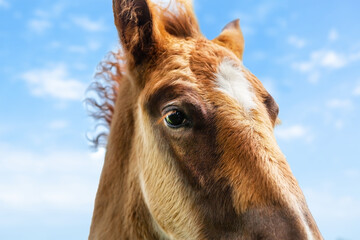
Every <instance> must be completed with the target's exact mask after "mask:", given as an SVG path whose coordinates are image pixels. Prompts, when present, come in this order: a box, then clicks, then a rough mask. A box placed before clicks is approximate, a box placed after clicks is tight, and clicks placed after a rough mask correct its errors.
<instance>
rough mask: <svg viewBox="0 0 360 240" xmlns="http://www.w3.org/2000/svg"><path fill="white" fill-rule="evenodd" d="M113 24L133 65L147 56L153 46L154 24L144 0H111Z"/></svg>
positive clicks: (151, 51) (149, 54)
mask: <svg viewBox="0 0 360 240" xmlns="http://www.w3.org/2000/svg"><path fill="white" fill-rule="evenodd" d="M113 11H114V19H115V25H116V28H117V30H118V34H119V37H120V40H121V43H122V45H123V48H124V50H125V52H126V54H127V56H128V57H130V58H132V60H133V61H134V64H135V65H138V64H140V63H141V62H142V61H144V60H145V59H147V58H149V57H150V56H151V55H152V53H153V51H154V48H155V36H154V24H153V18H152V14H151V10H150V8H149V5H148V3H147V1H146V0H113Z"/></svg>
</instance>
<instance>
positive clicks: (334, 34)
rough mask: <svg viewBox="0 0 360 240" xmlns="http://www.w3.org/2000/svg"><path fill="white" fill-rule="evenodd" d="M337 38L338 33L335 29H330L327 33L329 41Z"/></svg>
mask: <svg viewBox="0 0 360 240" xmlns="http://www.w3.org/2000/svg"><path fill="white" fill-rule="evenodd" d="M338 38H339V33H338V32H337V31H336V29H334V28H333V29H331V30H330V32H329V35H328V39H329V41H331V42H334V41H336V40H337V39H338Z"/></svg>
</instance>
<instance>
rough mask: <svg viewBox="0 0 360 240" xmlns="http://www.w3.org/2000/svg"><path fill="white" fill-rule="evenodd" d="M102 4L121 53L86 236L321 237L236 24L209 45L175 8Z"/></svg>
mask: <svg viewBox="0 0 360 240" xmlns="http://www.w3.org/2000/svg"><path fill="white" fill-rule="evenodd" d="M113 9H114V16H115V25H116V27H117V30H118V33H119V37H120V40H121V44H122V47H123V51H124V55H123V56H122V57H121V58H120V57H118V59H117V62H116V63H113V65H114V66H115V67H116V69H117V72H116V74H111V77H112V78H113V81H114V82H115V81H117V82H118V84H117V85H116V89H115V91H116V94H115V95H116V96H117V97H116V101H115V102H114V105H113V108H107V109H106V110H107V111H108V112H107V113H110V115H108V118H107V120H108V122H109V123H110V122H111V124H110V133H109V137H108V142H107V151H106V157H105V162H104V167H103V170H102V174H101V179H100V184H99V188H98V192H97V196H96V202H95V209H94V214H93V219H92V224H91V230H90V236H89V239H106V240H111V239H226V240H235V239H239V240H240V239H242V240H247V239H270V240H281V239H286V240H290V239H291V240H296V239H322V237H321V234H320V232H319V230H318V228H317V226H316V223H315V221H314V219H313V217H312V216H311V213H310V211H309V209H308V207H307V205H306V201H305V199H304V196H303V193H302V191H301V190H300V188H299V186H298V183H297V181H296V180H295V178H294V176H293V175H292V173H291V170H290V168H289V166H288V164H287V162H286V159H285V157H284V155H283V154H282V153H281V151H280V149H279V147H278V146H277V144H276V140H275V137H274V132H273V129H274V126H275V124H276V122H277V121H278V119H277V115H278V106H277V104H276V102H275V101H274V99H273V98H272V97H271V96H270V94H269V93H268V92H267V91H266V90H265V88H264V87H263V85H262V84H261V82H260V81H259V80H258V79H257V78H256V77H255V76H254V75H252V74H251V73H250V72H249V70H247V69H246V68H245V67H244V66H243V63H242V56H243V49H244V39H243V35H242V33H241V30H240V27H239V21H233V22H231V23H229V24H228V25H226V26H225V28H224V29H223V31H222V32H221V34H220V35H219V36H218V37H217V38H215V39H214V40H211V41H210V40H207V39H206V38H205V37H204V36H203V35H202V34H201V33H200V30H199V26H198V24H197V21H196V17H195V15H194V13H193V10H192V6H191V4H190V3H188V2H185V1H177V2H176V8H175V9H172V12H170V11H169V10H166V9H163V8H161V7H159V6H157V5H155V4H153V3H151V2H149V1H147V0H113ZM123 60H124V61H123ZM122 63H125V66H123V67H124V68H122V66H121V65H120V64H122ZM103 95H104V96H106V95H107V94H105V93H103Z"/></svg>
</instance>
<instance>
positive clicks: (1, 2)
mask: <svg viewBox="0 0 360 240" xmlns="http://www.w3.org/2000/svg"><path fill="white" fill-rule="evenodd" d="M0 8H4V9H8V8H10V4H9V3H8V2H7V1H6V0H0Z"/></svg>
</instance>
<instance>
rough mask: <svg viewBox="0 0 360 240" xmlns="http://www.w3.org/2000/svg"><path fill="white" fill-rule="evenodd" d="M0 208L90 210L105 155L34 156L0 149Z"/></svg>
mask: <svg viewBox="0 0 360 240" xmlns="http://www.w3.org/2000/svg"><path fill="white" fill-rule="evenodd" d="M0 150H1V152H2V153H3V154H2V157H1V159H0V165H1V173H2V174H1V177H0V206H1V208H6V209H8V208H11V209H16V210H36V209H44V208H51V209H77V210H79V208H80V209H85V210H88V209H91V207H92V203H93V201H94V198H95V192H96V188H97V184H98V178H99V176H100V171H101V166H102V163H103V159H104V153H105V151H104V150H103V149H102V150H100V151H99V152H98V153H88V152H81V151H79V152H76V151H75V152H74V151H68V152H67V151H59V152H50V153H42V154H37V153H33V152H29V151H24V150H21V149H14V148H11V147H9V146H5V145H0Z"/></svg>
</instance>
